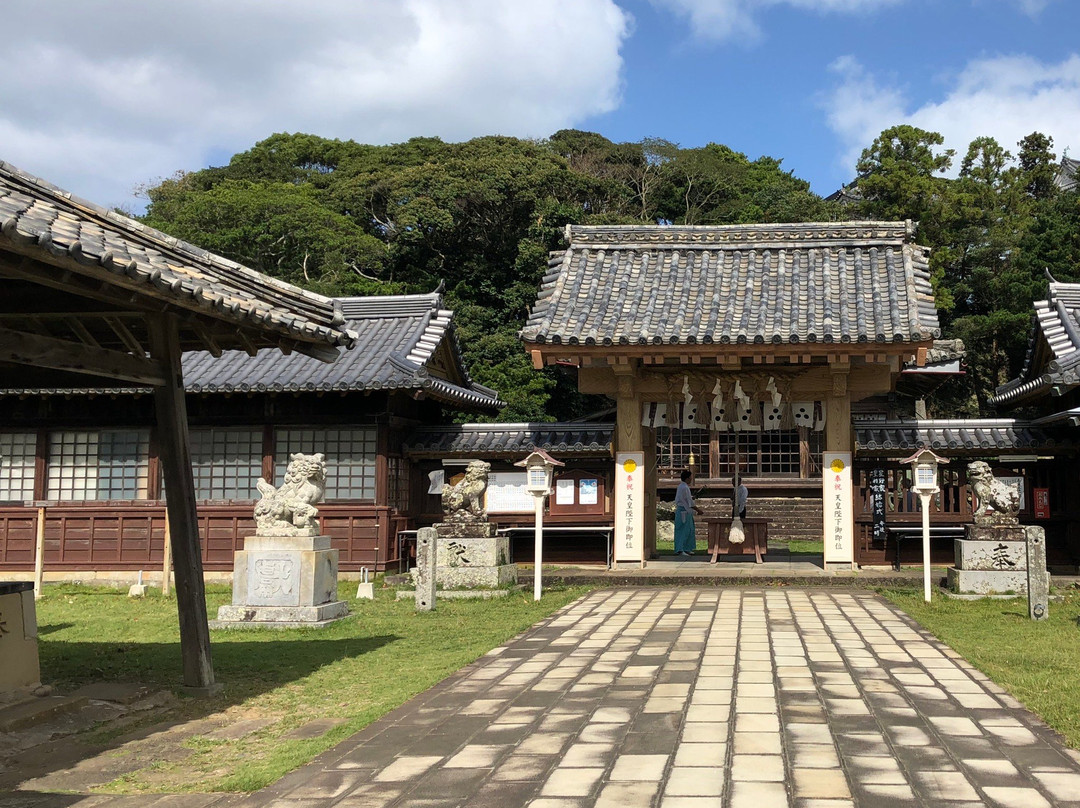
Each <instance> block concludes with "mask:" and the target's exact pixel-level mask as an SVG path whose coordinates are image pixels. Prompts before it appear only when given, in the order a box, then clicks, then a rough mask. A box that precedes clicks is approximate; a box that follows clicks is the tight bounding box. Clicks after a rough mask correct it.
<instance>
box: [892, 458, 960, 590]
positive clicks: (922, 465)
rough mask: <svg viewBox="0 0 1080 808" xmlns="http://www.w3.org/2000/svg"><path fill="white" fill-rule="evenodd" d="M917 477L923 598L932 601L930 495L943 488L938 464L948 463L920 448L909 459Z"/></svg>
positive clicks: (906, 461)
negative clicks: (920, 510) (920, 505)
mask: <svg viewBox="0 0 1080 808" xmlns="http://www.w3.org/2000/svg"><path fill="white" fill-rule="evenodd" d="M902 462H904V463H910V464H911V467H912V473H913V475H914V477H915V485H914V488H915V493H917V494H918V495H919V501H920V502H921V503H922V555H923V600H925V601H926V602H927V603H929V602H930V497H932V496H933V495H934V494H936V493H937V492H938V491H940V490H941V489H940V488H938V466H939V465H942V464H945V463H948V462H949V461H948V460H946V459H945V458H943V457H938V456H937V455H936V454H934V453H933V452H931V451H930V450H929V449H920V450H919V451H917V452H915V454H913V455H912V456H911V457H909V458H908V459H907V460H904V461H902Z"/></svg>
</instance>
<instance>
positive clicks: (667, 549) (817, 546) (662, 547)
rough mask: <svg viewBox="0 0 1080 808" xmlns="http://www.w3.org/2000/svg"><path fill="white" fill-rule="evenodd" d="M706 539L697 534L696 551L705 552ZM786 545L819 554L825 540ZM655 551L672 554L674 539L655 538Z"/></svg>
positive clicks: (792, 549) (791, 550)
mask: <svg viewBox="0 0 1080 808" xmlns="http://www.w3.org/2000/svg"><path fill="white" fill-rule="evenodd" d="M706 539H707V537H705V536H701V535H700V534H699V535H698V552H705V550H706V549H707V545H708V542H707V541H706ZM787 547H788V550H789V551H790V552H792V553H796V554H805V553H810V554H815V555H821V554H822V553H824V552H825V542H823V541H789V542H788V543H787ZM656 552H658V553H659V554H660V555H673V554H674V552H675V541H674V539H668V540H667V541H662V540H660V539H657V540H656Z"/></svg>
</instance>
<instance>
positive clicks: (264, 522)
mask: <svg viewBox="0 0 1080 808" xmlns="http://www.w3.org/2000/svg"><path fill="white" fill-rule="evenodd" d="M258 488H259V493H260V494H262V499H260V500H259V501H258V502H257V503H256V504H255V524H256V526H257V529H256V531H255V534H256V535H257V536H317V535H318V533H319V521H318V519H317V518H316V517H317V516H318V514H319V509H318V508H316V507H315V503H317V502H319V501H320V500H322V497H323V491H324V490H325V488H326V461H325V459H324V458H323V455H322V454H313V455H306V454H292V455H289V466H288V468H287V469H286V470H285V482H284V483H283V484H282V486H281V488H274V486H272V485H270V483H268V482H267V481H266V480H264V479H262V478H260V479H259V482H258Z"/></svg>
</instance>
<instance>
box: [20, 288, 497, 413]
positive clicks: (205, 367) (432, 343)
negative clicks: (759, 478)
mask: <svg viewBox="0 0 1080 808" xmlns="http://www.w3.org/2000/svg"><path fill="white" fill-rule="evenodd" d="M337 302H338V303H339V304H340V307H341V310H342V311H343V312H344V314H345V317H346V320H345V324H346V326H347V327H348V328H349V329H350V330H351V331H352V332H353V333H354V334H355V335H356V342H355V345H354V347H353V348H352V349H350V350H346V351H344V352H343V353H342V354H341V357H340V358H339V359H338V360H337V361H336V362H334V363H332V364H327V363H325V362H320V361H318V360H317V359H312V358H311V357H308V356H304V355H302V354H298V353H292V354H289V355H286V356H283V355H281V354H280V353H279V352H277V351H260V352H259V353H258V355H257V356H254V357H252V356H249V355H248V354H246V353H244V352H243V351H225V352H223V353H222V355H221V356H220V357H217V358H215V357H214V356H213V355H211V354H210V353H209V352H207V351H188V352H186V353H185V354H184V356H183V368H184V386H185V388H186V389H187V391H188V392H191V393H236V392H291V393H299V392H320V391H322V392H331V391H348V390H387V391H391V390H408V391H423V392H424V393H425V394H426V395H428V396H430V397H432V398H435V399H437V400H439V401H443V402H445V403H447V404H449V405H451V406H455V407H459V408H462V409H467V410H474V411H486V412H495V411H496V410H498V409H499V407H501V406H502V402H500V401H499V398H498V393H496V392H495V391H494V390H491V389H489V388H487V387H484V386H483V385H479V384H476V383H475V382H473V381H472V380H471V379H470V378H469V376H468V373H467V372H466V370H465V365H464V362H463V360H462V357H461V351H460V347H459V345H458V343H457V339H456V337H455V336H454V330H453V325H452V318H453V312H451V311H449V310H448V309H445V308H443V303H442V298H441V297H440V296H439V295H438V294H428V295H393V296H385V297H351V298H338V299H337ZM441 345H445V346H446V347H447V349H448V350H449V352H450V355H451V357H452V363H453V365H454V368H453V369H454V371H455V372H456V373H457V374H460V379H458V380H457V381H452V380H448V379H444V378H440V377H439V376H438V375H436V374H434V373H432V372H431V371H430V370H429V368H428V362H429V360H430V359H431V358H432V356H434V355H435V353H436V352H437V351H438V349H439V347H440V346H441ZM82 392H85V393H98V394H101V393H115V392H126V393H135V392H140V391H139V390H138V388H94V389H87V390H75V389H71V390H69V389H63V390H61V389H52V390H2V391H0V395H27V394H45V395H49V394H52V395H59V394H76V393H82Z"/></svg>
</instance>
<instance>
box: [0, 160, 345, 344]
mask: <svg viewBox="0 0 1080 808" xmlns="http://www.w3.org/2000/svg"><path fill="white" fill-rule="evenodd" d="M0 248H2V249H6V250H10V251H11V252H15V253H18V254H20V255H23V256H27V257H29V258H34V259H38V260H39V261H40V262H41V263H42V264H43V265H53V266H55V265H56V264H57V262H64V261H66V262H70V263H68V264H66V265H65V266H70V267H74V268H75V270H76V274H78V275H81V276H84V277H88V278H90V279H95V280H96V279H101V280H103V281H105V282H106V283H108V284H109V285H110V286H114V287H122V288H127V289H131V290H133V291H135V292H136V293H138V294H142V295H150V296H153V297H156V298H159V299H162V300H164V301H167V302H168V304H169V305H170V306H175V307H178V308H180V309H181V310H186V311H190V312H194V313H197V314H199V315H202V316H204V317H206V318H209V319H210V320H218V321H226V322H229V323H231V324H233V326H234V327H233V333H234V334H235V331H236V328H237V327H239V326H241V325H243V326H247V327H248V328H249V329H251V330H252V333H253V334H255V335H259V336H262V337H263V339H261V340H260V341H259V344H260V345H269V344H275V343H276V339H275V340H273V341H267V340H266V339H265V336H269V335H274V334H276V335H278V338H280V339H282V340H284V341H285V342H286V343H287V344H291V343H295V342H297V341H299V343H300V344H299V345H298V346H297V347H296V349H297V350H305V347H304V344H305V343H306V344H310V345H313V346H315V348H314V352H315V353H321V354H322V355H323V356H324V358H330V357H332V353H328V349H327V346H347V345H351V344H352V340H353V336H352V335H351V334H349V333H348V332H347V331H345V330H344V329H343V327H342V324H343V322H344V318H343V315H342V312H341V309H340V307H339V306H338V305H337V303H335V301H334V300H333V299H331V298H327V297H323V296H322V295H316V294H313V293H311V292H307V291H305V290H303V289H300V288H299V287H296V286H292V285H291V284H288V283H285V282H283V281H279V280H277V279H275V278H270V277H268V276H266V275H263V274H261V273H259V272H256V271H254V270H252V269H248V268H247V267H244V266H241V265H240V264H237V263H235V262H233V261H229V260H228V259H225V258H222V257H221V256H218V255H214V254H213V253H209V252H207V251H206V250H202V249H200V248H198V247H196V246H194V245H192V244H188V243H186V242H184V241H180V240H179V239H176V238H173V237H172V236H168V235H166V234H165V233H162V232H160V231H157V230H154V229H152V228H149V227H146V226H145V225H143V224H141V223H139V222H136V221H134V220H133V219H129V218H128V217H126V216H123V215H121V214H119V213H116V212H115V211H112V210H108V209H107V208H103V207H101V206H99V205H95V204H93V203H91V202H87V201H85V200H82V199H79V198H78V197H75V196H73V195H71V194H70V193H68V192H66V191H64V190H62V189H60V188H57V187H56V186H54V185H51V184H50V183H48V182H45V181H44V180H41V179H39V178H38V177H35V176H33V175H31V174H27V173H26V172H23V171H20V170H19V169H18V168H15V167H14V166H12V165H10V164H8V163H4V162H2V161H0ZM61 271H62V270H61V269H60V268H59V267H57V269H56V272H57V274H58V275H59V274H60V273H61ZM234 341H235V339H234ZM230 347H231V346H230Z"/></svg>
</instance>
